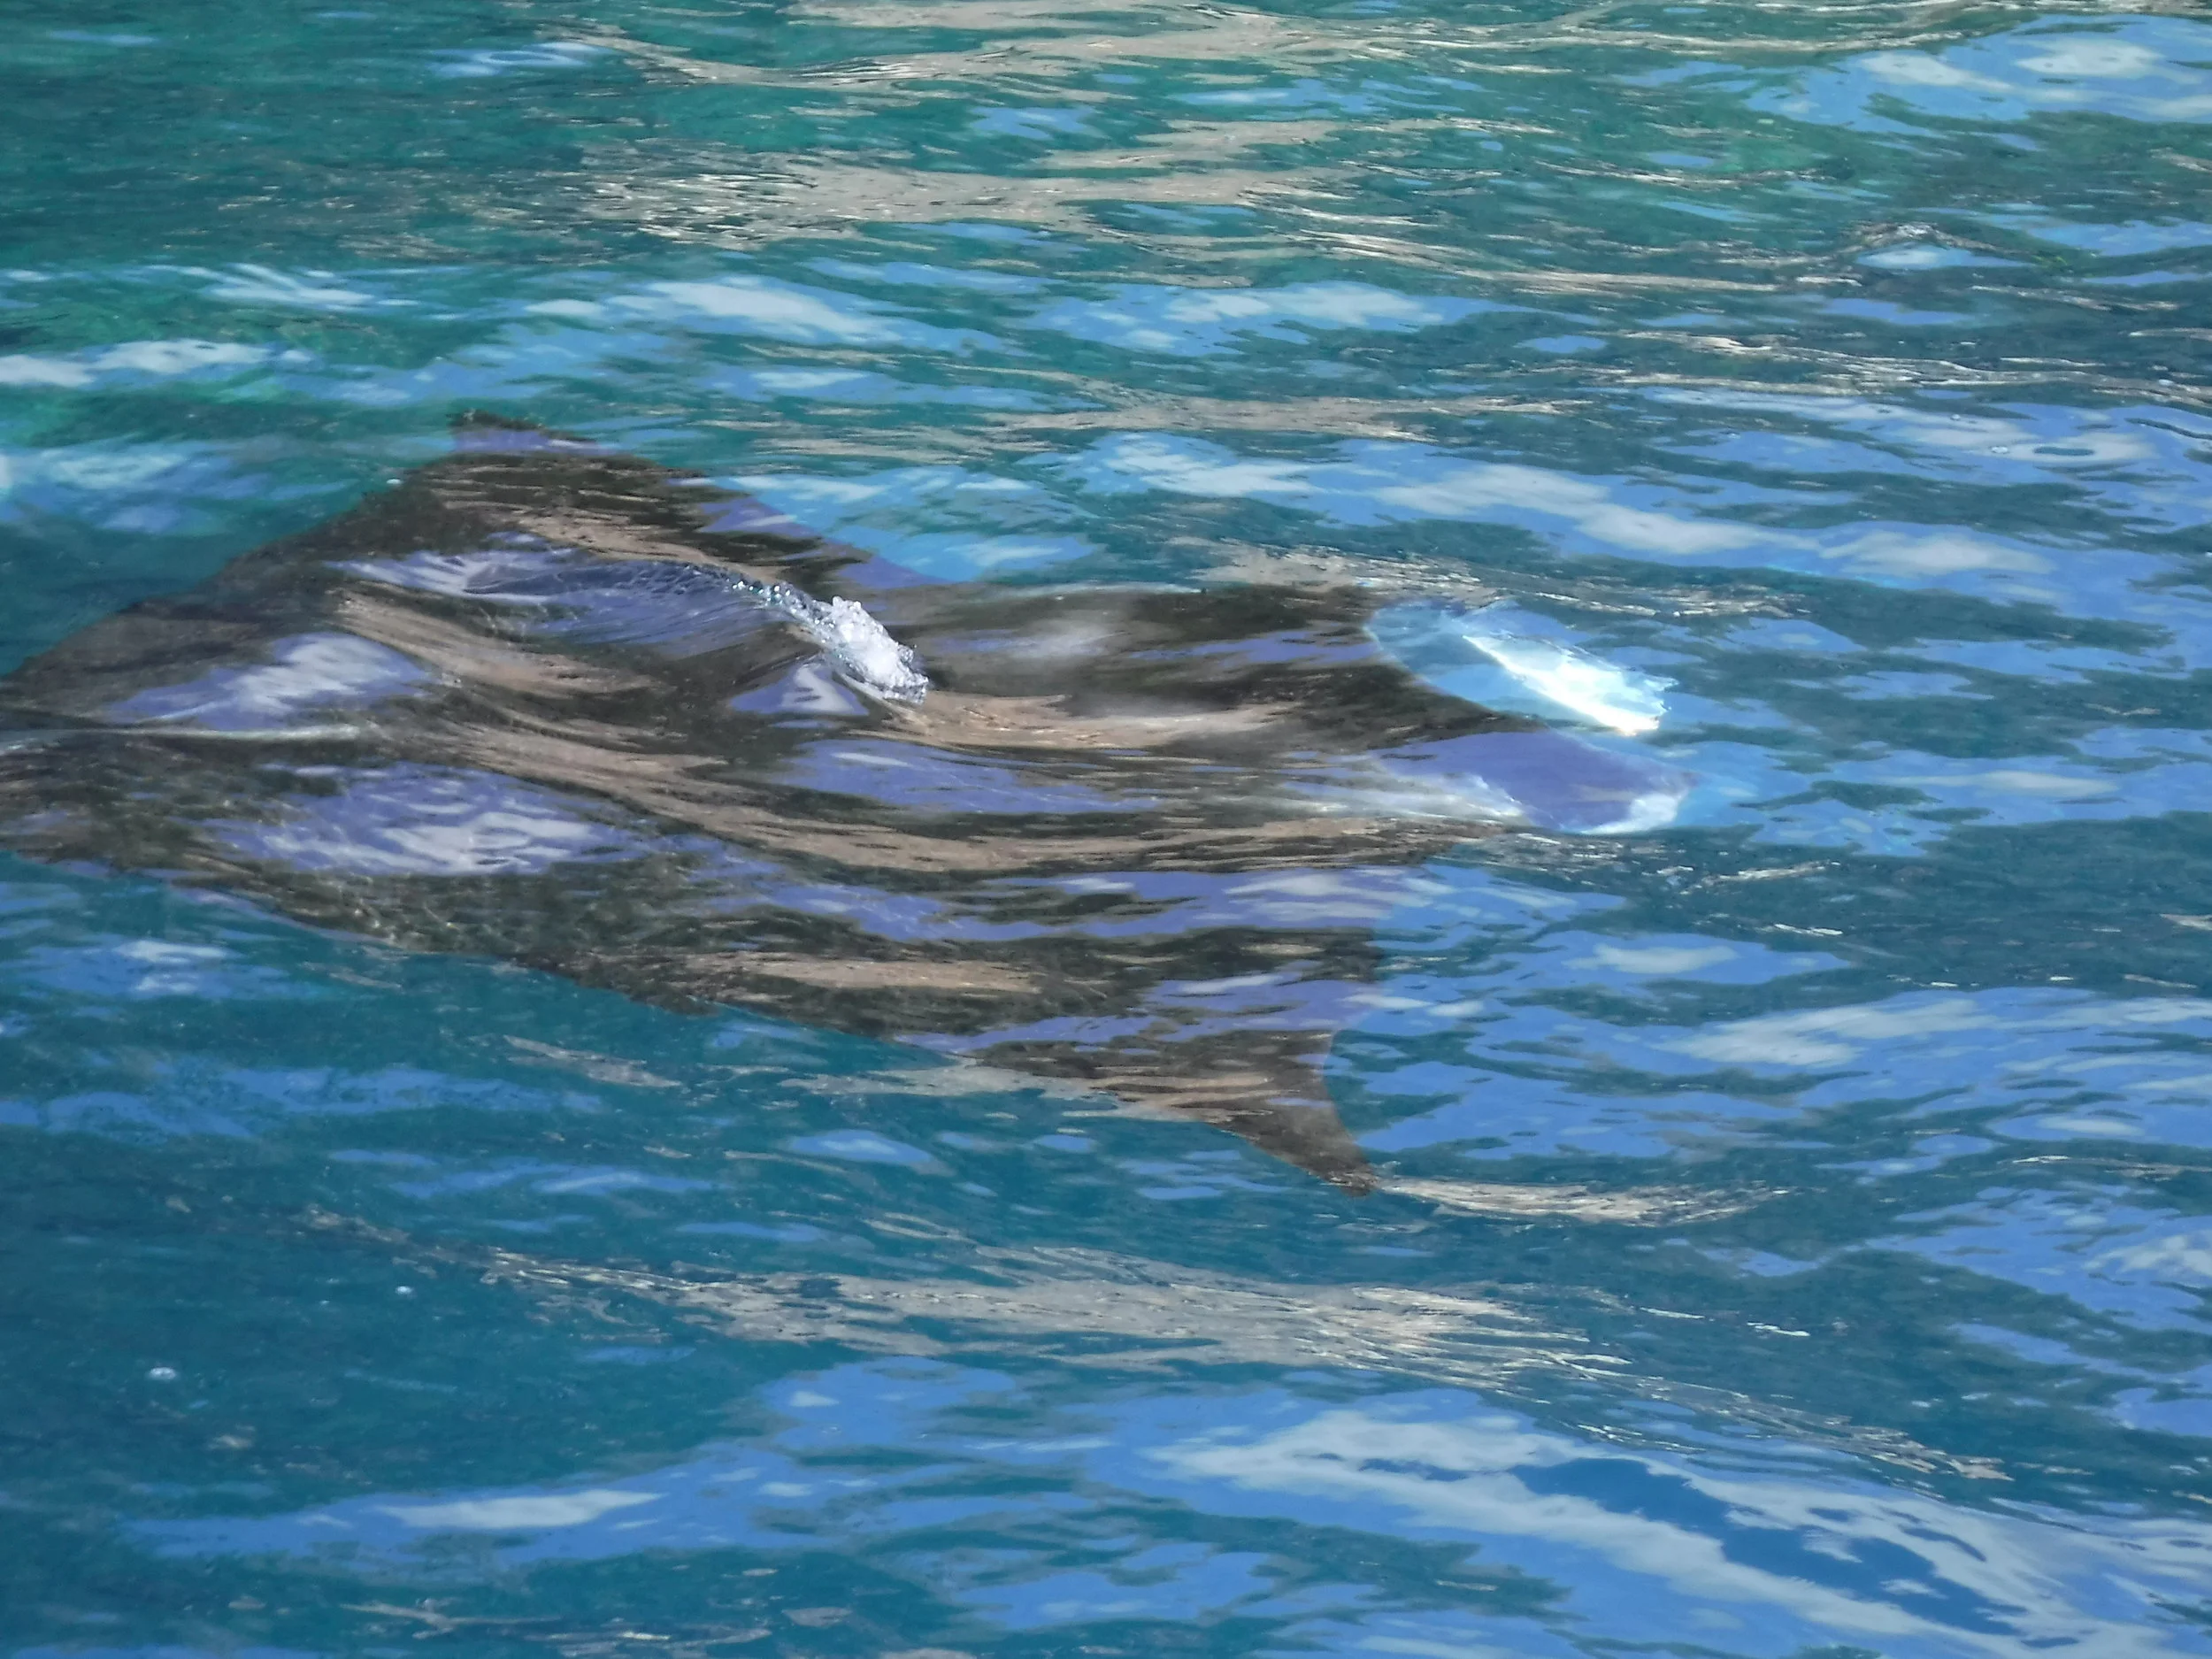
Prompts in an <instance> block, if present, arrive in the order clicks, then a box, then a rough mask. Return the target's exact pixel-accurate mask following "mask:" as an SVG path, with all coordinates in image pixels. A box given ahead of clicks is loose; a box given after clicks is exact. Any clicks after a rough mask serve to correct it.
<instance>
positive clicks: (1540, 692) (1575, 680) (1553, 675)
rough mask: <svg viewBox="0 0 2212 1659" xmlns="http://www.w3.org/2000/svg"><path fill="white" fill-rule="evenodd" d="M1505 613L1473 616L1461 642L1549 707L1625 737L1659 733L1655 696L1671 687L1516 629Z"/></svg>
mask: <svg viewBox="0 0 2212 1659" xmlns="http://www.w3.org/2000/svg"><path fill="white" fill-rule="evenodd" d="M1509 618H1510V613H1506V614H1501V615H1499V616H1496V617H1493V616H1492V615H1491V614H1490V613H1489V612H1486V611H1478V612H1477V613H1476V614H1475V615H1473V616H1472V617H1470V618H1467V626H1465V627H1464V628H1463V629H1462V630H1461V634H1460V637H1461V638H1463V639H1464V640H1465V641H1467V643H1468V644H1470V645H1471V646H1473V647H1474V648H1475V649H1477V650H1479V651H1480V652H1481V653H1482V654H1483V655H1484V656H1485V657H1488V658H1489V659H1490V660H1491V661H1492V662H1494V663H1495V664H1497V665H1498V666H1499V667H1500V668H1502V669H1503V670H1504V671H1505V672H1507V673H1508V674H1509V675H1510V676H1511V677H1512V678H1513V679H1514V680H1516V681H1517V683H1519V684H1520V685H1521V686H1523V687H1526V688H1527V689H1528V690H1529V691H1530V692H1532V694H1534V695H1536V696H1538V697H1540V698H1542V699H1544V700H1545V701H1546V702H1548V703H1556V704H1558V705H1559V707H1561V708H1563V709H1564V710H1568V711H1569V712H1571V713H1572V714H1576V715H1579V716H1580V717H1581V718H1583V719H1586V720H1587V721H1589V722H1590V723H1591V724H1592V725H1593V726H1606V727H1608V728H1609V729H1610V730H1612V731H1616V732H1618V733H1621V734H1622V735H1623V736H1624V737H1638V736H1641V735H1642V734H1643V733H1646V732H1650V731H1655V730H1657V729H1658V726H1659V722H1660V721H1661V720H1662V719H1663V718H1665V716H1666V712H1667V704H1666V700H1665V698H1663V697H1662V696H1661V695H1659V694H1660V693H1661V692H1662V691H1663V690H1664V689H1665V688H1666V687H1668V686H1669V685H1671V684H1672V683H1673V682H1672V681H1671V680H1662V679H1660V678H1658V677H1657V676H1656V675H1653V674H1644V673H1639V672H1636V671H1635V670H1633V669H1628V668H1621V667H1618V666H1617V665H1616V664H1612V663H1609V662H1607V661H1605V660H1604V659H1603V658H1602V657H1593V656H1591V655H1590V654H1589V653H1588V652H1586V651H1583V650H1578V649H1576V648H1575V647H1574V646H1571V645H1566V644H1563V643H1561V642H1560V641H1556V640H1548V639H1544V638H1541V637H1540V636H1539V635H1537V634H1525V633H1521V632H1519V631H1517V630H1516V629H1515V628H1514V627H1513V626H1512V623H1511V620H1510V619H1509Z"/></svg>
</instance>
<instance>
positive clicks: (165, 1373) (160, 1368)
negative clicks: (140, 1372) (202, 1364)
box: [146, 1365, 177, 1382]
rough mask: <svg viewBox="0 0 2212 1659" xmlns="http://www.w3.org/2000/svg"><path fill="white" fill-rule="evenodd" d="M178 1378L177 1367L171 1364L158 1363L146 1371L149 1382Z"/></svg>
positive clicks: (169, 1380) (171, 1380) (172, 1380)
mask: <svg viewBox="0 0 2212 1659" xmlns="http://www.w3.org/2000/svg"><path fill="white" fill-rule="evenodd" d="M176 1379H177V1373H176V1368H175V1367H173V1366H170V1365H156V1366H154V1367H153V1368H152V1369H151V1370H150V1371H147V1373H146V1380H147V1381H148V1382H174V1381H176Z"/></svg>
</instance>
